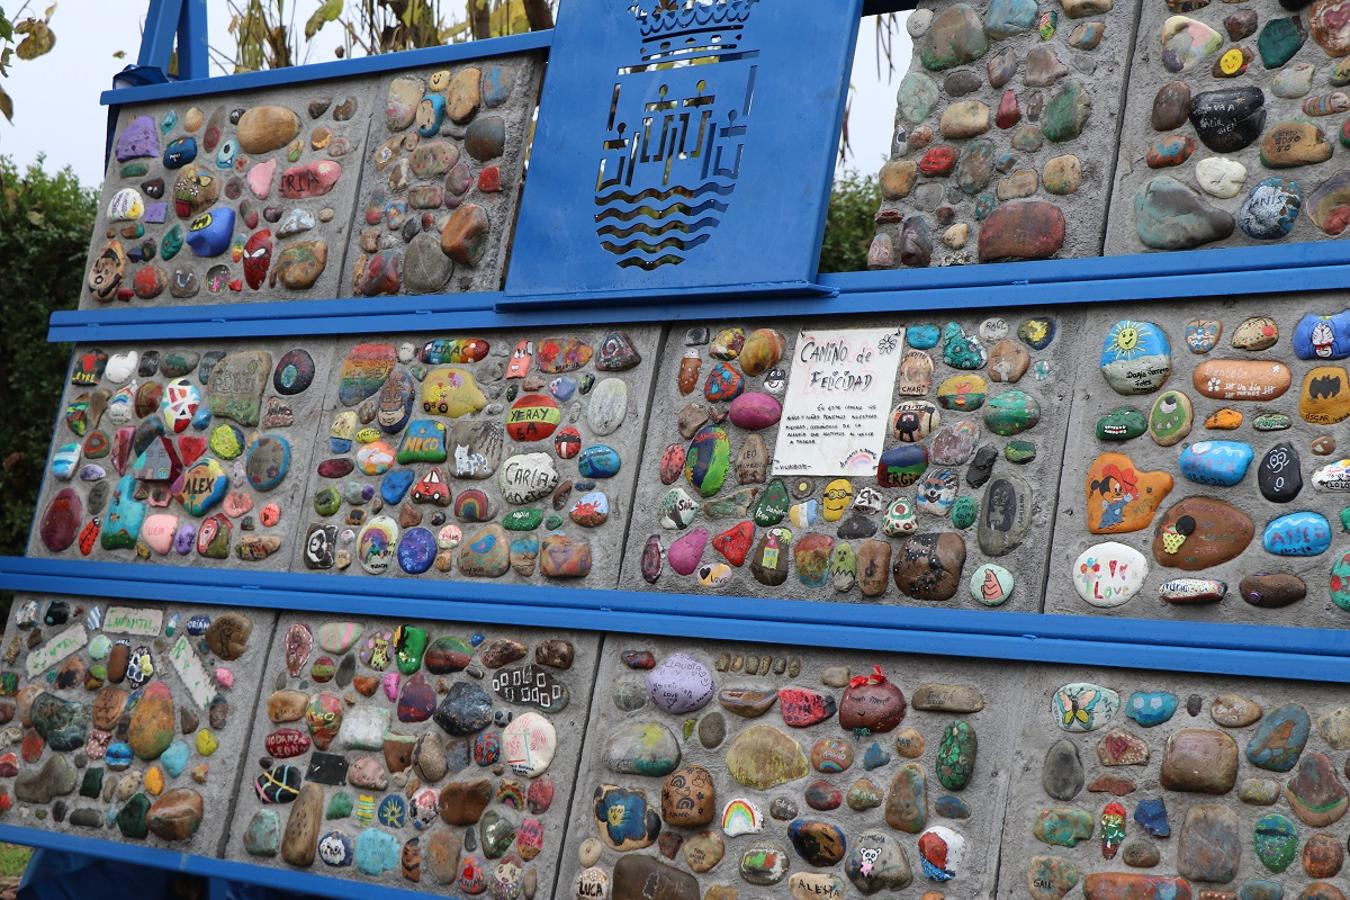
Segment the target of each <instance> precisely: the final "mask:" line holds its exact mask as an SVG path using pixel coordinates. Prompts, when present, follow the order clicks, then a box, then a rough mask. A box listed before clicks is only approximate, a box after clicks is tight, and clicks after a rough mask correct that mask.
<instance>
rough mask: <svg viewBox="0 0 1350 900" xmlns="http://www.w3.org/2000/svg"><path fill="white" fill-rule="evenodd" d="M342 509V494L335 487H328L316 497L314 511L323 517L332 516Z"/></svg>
mask: <svg viewBox="0 0 1350 900" xmlns="http://www.w3.org/2000/svg"><path fill="white" fill-rule="evenodd" d="M341 508H342V494H340V493H338V489H337V488H335V487H326V488H323V489H322V490H320V491H319V492H318V493H317V494H315V495H314V511H315V512H316V513H318V514H319V515H321V516H331V515H333V514H334V513H336V512H337V511H338V510H339V509H341Z"/></svg>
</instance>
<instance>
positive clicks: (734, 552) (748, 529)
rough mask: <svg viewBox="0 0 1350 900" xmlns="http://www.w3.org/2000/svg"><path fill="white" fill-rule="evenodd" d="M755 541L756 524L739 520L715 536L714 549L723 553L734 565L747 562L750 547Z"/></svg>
mask: <svg viewBox="0 0 1350 900" xmlns="http://www.w3.org/2000/svg"><path fill="white" fill-rule="evenodd" d="M754 542H755V526H754V525H753V524H752V523H750V522H737V523H736V524H735V525H732V526H731V527H730V528H728V529H727V530H726V531H724V532H722V533H721V534H719V535H718V536H717V537H715V538H713V540H712V545H713V549H714V550H716V551H717V552H718V553H720V554H722V556H724V557H725V558H726V561H727V562H729V563H731V564H732V565H733V566H739V565H741V564H743V563H744V562H745V557H746V556H747V555H748V554H749V553H750V548H751V547H752V546H753V545H754Z"/></svg>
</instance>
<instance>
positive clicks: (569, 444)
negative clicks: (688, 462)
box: [553, 425, 684, 478]
mask: <svg viewBox="0 0 1350 900" xmlns="http://www.w3.org/2000/svg"><path fill="white" fill-rule="evenodd" d="M553 450H554V452H555V453H557V454H558V459H572V458H573V457H575V456H576V455H577V454H578V453H580V452H581V432H580V431H578V430H577V428H576V427H575V426H573V425H564V426H563V427H562V428H560V429H558V431H557V433H556V434H554V435H553ZM680 450H681V452H683V450H684V448H683V447H681V448H680ZM680 465H681V467H682V466H683V465H684V462H683V460H681V463H680ZM675 477H676V478H678V477H679V471H678V470H677V471H676V473H675Z"/></svg>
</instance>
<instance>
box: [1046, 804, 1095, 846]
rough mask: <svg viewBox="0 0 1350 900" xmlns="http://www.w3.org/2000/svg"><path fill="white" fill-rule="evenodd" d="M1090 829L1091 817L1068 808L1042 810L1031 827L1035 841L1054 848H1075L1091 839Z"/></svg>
mask: <svg viewBox="0 0 1350 900" xmlns="http://www.w3.org/2000/svg"><path fill="white" fill-rule="evenodd" d="M1092 829H1093V822H1092V815H1091V814H1090V813H1088V812H1087V811H1086V810H1082V809H1074V808H1073V807H1069V806H1052V807H1049V808H1047V809H1042V810H1041V811H1040V812H1039V813H1037V814H1036V821H1035V823H1033V824H1032V826H1031V832H1032V834H1034V835H1035V836H1036V840H1038V841H1042V842H1044V843H1046V844H1052V845H1054V846H1056V847H1076V846H1078V844H1079V843H1081V842H1082V841H1085V840H1087V839H1088V838H1090V837H1092Z"/></svg>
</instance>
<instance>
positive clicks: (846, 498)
mask: <svg viewBox="0 0 1350 900" xmlns="http://www.w3.org/2000/svg"><path fill="white" fill-rule="evenodd" d="M852 502H853V485H852V484H850V483H849V480H848V479H847V478H836V479H835V480H834V481H831V482H830V483H829V484H827V485H825V500H824V502H823V503H821V517H822V518H823V519H824V520H825V521H826V522H838V521H839V520H840V519H842V518H843V517H844V510H846V509H848V506H849V504H850V503H852Z"/></svg>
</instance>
